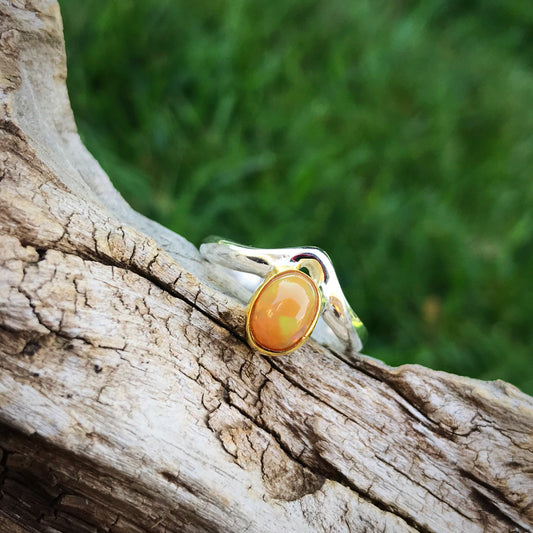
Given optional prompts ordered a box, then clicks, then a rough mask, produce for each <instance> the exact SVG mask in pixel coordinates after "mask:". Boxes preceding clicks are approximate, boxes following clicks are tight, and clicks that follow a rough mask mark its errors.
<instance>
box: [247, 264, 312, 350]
mask: <svg viewBox="0 0 533 533" xmlns="http://www.w3.org/2000/svg"><path fill="white" fill-rule="evenodd" d="M319 309H320V296H319V294H318V289H317V287H316V285H315V282H314V281H313V280H312V279H311V278H310V277H309V276H307V275H306V274H304V273H303V272H300V271H298V270H290V271H285V272H281V273H279V274H276V275H275V276H273V277H272V278H271V279H269V280H268V281H267V283H266V284H265V285H263V287H262V288H261V289H260V292H259V294H258V295H257V297H256V299H255V301H254V303H253V305H252V308H251V310H250V314H249V323H248V328H249V333H250V335H251V336H252V339H253V341H254V342H255V344H257V345H258V346H259V347H260V348H263V349H264V350H267V351H269V352H285V351H288V350H290V349H291V348H293V347H295V346H296V345H297V344H298V343H299V342H300V341H301V340H302V338H303V337H305V335H306V334H307V333H309V329H310V328H311V326H312V325H313V323H314V321H315V318H316V316H317V314H318V312H319Z"/></svg>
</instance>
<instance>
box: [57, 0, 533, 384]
mask: <svg viewBox="0 0 533 533" xmlns="http://www.w3.org/2000/svg"><path fill="white" fill-rule="evenodd" d="M60 4H61V7H62V12H63V17H64V25H65V34H66V43H67V55H68V62H69V78H68V85H69V90H70V96H71V100H72V105H73V108H74V112H75V115H76V118H77V122H78V126H79V128H80V132H81V135H82V137H83V139H84V141H85V143H86V144H87V146H88V147H89V149H90V150H91V151H92V153H93V154H94V155H95V156H96V158H97V159H98V160H99V161H100V163H101V164H102V166H103V167H104V169H105V170H106V171H107V172H108V173H109V175H110V177H111V179H112V180H113V182H114V183H115V185H116V186H117V187H118V189H119V190H120V191H121V192H122V193H123V195H124V196H125V197H126V199H127V200H128V201H129V202H130V203H131V204H132V205H133V207H135V208H136V209H138V210H139V211H142V212H143V213H145V214H147V215H148V216H150V217H152V218H154V219H156V220H158V221H159V222H161V223H162V224H164V225H166V226H168V227H169V228H171V229H173V230H175V231H177V232H179V233H180V234H182V235H184V236H185V237H187V238H188V239H189V240H191V241H193V242H195V243H196V244H198V243H199V242H200V241H201V239H202V238H203V237H204V236H206V235H208V234H212V233H216V234H219V235H223V236H226V237H228V238H231V239H233V240H236V241H240V242H243V243H248V244H252V245H255V246H292V245H302V244H314V245H317V246H320V247H322V248H324V249H326V250H327V251H328V252H329V254H330V256H331V257H332V259H333V261H334V263H335V265H336V268H337V271H338V273H339V276H340V278H341V282H342V283H343V286H344V287H345V292H346V294H347V296H348V299H349V300H350V302H351V303H352V305H353V307H354V308H355V309H356V311H357V312H358V313H359V315H360V316H361V318H362V319H363V321H364V322H365V324H366V325H367V327H368V330H369V333H370V335H369V340H368V343H367V346H366V353H368V354H370V355H373V356H374V357H378V358H381V359H383V360H385V361H386V362H388V363H390V364H393V365H397V364H401V363H406V362H416V363H420V364H423V365H427V366H429V367H432V368H436V369H444V370H447V371H452V372H456V373H459V374H464V375H469V376H474V377H479V378H482V379H496V378H501V379H505V380H508V381H510V382H512V383H514V384H516V385H517V386H519V387H521V388H522V389H523V390H525V391H527V392H529V393H533V372H532V371H531V367H532V365H531V360H532V356H533V353H532V351H533V350H532V346H533V318H532V317H533V283H532V278H533V175H532V169H533V109H532V100H533V68H532V67H533V10H532V9H531V5H530V1H529V0H523V1H522V0H508V1H506V2H501V1H495V0H483V1H478V2H476V1H473V2H468V3H465V2H462V1H459V0H433V1H429V0H428V1H426V2H420V3H418V2H414V1H408V0H403V1H401V2H385V1H382V0H375V1H364V0H354V1H351V2H346V1H344V0H342V1H341V0H328V1H327V2H326V1H323V2H318V1H309V0H283V1H281V0H273V1H270V2H252V1H251V0H250V1H242V0H226V1H221V0H212V1H210V2H191V1H177V0H137V1H133V0H121V1H119V0H114V1H111V2H100V1H96V0H88V1H86V2H83V3H81V2H78V1H74V0H63V1H61V2H60Z"/></svg>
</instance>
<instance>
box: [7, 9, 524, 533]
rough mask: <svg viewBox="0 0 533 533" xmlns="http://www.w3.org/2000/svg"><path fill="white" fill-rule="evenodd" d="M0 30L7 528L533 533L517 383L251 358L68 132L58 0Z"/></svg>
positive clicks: (151, 227)
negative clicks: (504, 532) (531, 532)
mask: <svg viewBox="0 0 533 533" xmlns="http://www.w3.org/2000/svg"><path fill="white" fill-rule="evenodd" d="M0 45H1V46H0V106H1V115H0V117H1V122H0V148H1V150H0V353H1V356H0V366H1V370H0V448H1V450H2V454H1V457H2V459H1V472H0V531H13V532H19V531H54V532H55V531H65V532H71V531H109V532H122V531H123V532H126V531H127V532H132V531H133V532H135V531H154V532H163V531H224V532H229V531H249V532H261V533H263V532H270V531H271V532H279V531H287V532H289V531H294V532H306V531H338V532H341V531H351V532H356V531H439V532H459V531H468V532H476V531H494V532H502V531H517V532H520V531H531V530H532V527H533V526H532V525H533V505H532V502H533V399H532V398H531V397H529V396H526V395H525V394H523V393H521V392H520V391H519V390H518V389H516V388H515V387H513V386H512V385H509V384H507V383H504V382H500V381H497V382H491V383H488V382H481V381H477V380H473V379H468V378H463V377H458V376H454V375H450V374H446V373H443V372H435V371H432V370H428V369H426V368H422V367H419V366H411V365H406V366H403V367H400V368H396V369H393V368H389V367H387V366H385V365H383V364H381V363H379V362H377V361H374V360H372V359H369V358H365V357H363V356H360V357H358V358H357V362H356V363H354V364H353V365H348V364H346V363H344V362H343V361H341V360H340V359H339V358H338V357H337V356H335V354H333V353H332V352H330V351H328V350H326V349H325V348H323V347H321V346H320V345H318V344H317V343H314V342H310V343H309V344H308V345H307V346H306V347H304V348H302V349H300V350H299V351H298V352H297V353H296V354H295V355H293V356H290V357H279V358H276V359H268V358H265V357H262V356H260V355H258V354H256V353H253V352H252V351H251V350H250V349H249V348H248V347H247V345H246V343H245V342H244V340H243V339H244V309H243V304H242V299H243V298H245V297H246V296H245V295H244V294H241V293H239V290H238V288H237V287H235V286H234V285H232V284H231V281H230V280H229V279H226V278H225V277H224V273H223V272H221V271H220V269H216V270H215V269H213V268H212V267H209V268H206V265H205V264H204V263H203V262H202V260H201V259H200V257H199V254H198V252H197V250H196V249H195V248H194V246H192V245H191V244H190V243H188V242H187V241H186V240H184V239H183V238H182V237H180V236H178V235H175V234H174V233H172V232H170V231H168V230H166V229H165V228H162V227H161V226H159V225H157V224H156V223H154V222H152V221H149V220H147V219H146V218H144V217H142V216H141V215H139V214H137V213H135V212H133V211H132V210H131V209H130V208H129V207H128V206H127V205H126V204H125V202H124V201H123V200H122V198H121V197H120V196H119V194H118V193H117V192H116V191H115V190H114V189H113V187H112V186H111V184H110V182H109V180H108V178H107V176H106V175H105V174H104V172H103V171H102V170H101V168H100V167H99V166H98V164H97V163H96V161H95V160H94V159H93V158H92V157H91V156H90V155H89V154H88V152H87V151H86V150H85V148H84V147H83V145H82V144H81V142H80V139H79V137H78V134H77V132H76V127H75V124H74V120H73V117H72V113H71V110H70V106H69V101H68V96H67V92H66V88H65V78H66V64H65V51H64V44H63V38H62V28H61V21H60V15H59V9H58V6H57V4H56V3H55V2H53V1H44V0H43V1H37V0H34V1H30V0H26V1H23V0H19V1H11V2H10V1H7V0H0ZM221 286H223V287H225V292H226V293H229V294H230V296H228V295H226V294H225V293H224V292H223V291H222V290H220V289H219V288H218V287H221ZM503 356H504V354H503Z"/></svg>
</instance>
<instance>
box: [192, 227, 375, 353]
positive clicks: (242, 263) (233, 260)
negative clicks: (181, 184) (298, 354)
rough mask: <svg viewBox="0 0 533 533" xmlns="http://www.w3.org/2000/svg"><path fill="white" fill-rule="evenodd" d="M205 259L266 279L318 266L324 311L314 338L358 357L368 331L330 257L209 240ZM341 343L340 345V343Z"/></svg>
mask: <svg viewBox="0 0 533 533" xmlns="http://www.w3.org/2000/svg"><path fill="white" fill-rule="evenodd" d="M200 253H201V254H202V256H203V257H204V258H205V259H207V260H208V261H210V262H212V263H216V264H219V265H222V266H225V267H227V268H229V269H232V270H237V271H239V272H247V273H249V274H255V275H256V276H260V277H262V278H264V277H265V276H266V275H267V274H268V273H269V272H270V271H271V270H272V269H274V268H280V267H291V266H295V265H296V264H297V263H300V264H301V262H302V260H309V262H310V264H313V263H314V264H316V265H318V267H319V268H320V269H321V272H322V273H323V276H322V279H323V281H321V283H320V284H319V290H320V291H321V292H322V295H323V298H324V307H323V310H322V313H321V318H322V320H323V322H324V324H321V323H320V321H319V323H318V324H317V327H316V328H315V331H314V332H313V337H314V338H315V339H316V340H317V341H318V342H320V343H322V344H324V345H326V346H328V347H329V348H331V349H333V350H334V351H336V352H339V351H340V352H342V353H344V354H346V355H348V354H350V353H353V352H355V353H358V352H360V350H361V348H362V347H363V340H364V339H365V338H366V329H365V327H364V326H363V323H362V322H361V320H360V319H359V318H358V316H357V315H356V314H355V313H354V311H353V310H352V308H351V307H350V304H349V303H348V301H347V300H346V298H345V296H344V294H343V292H342V289H341V287H340V284H339V281H338V279H337V275H336V274H335V270H334V268H333V265H332V263H331V260H330V258H329V256H328V255H327V254H326V253H325V252H324V251H322V250H321V249H319V248H315V247H312V246H304V247H301V248H272V249H262V248H252V247H249V246H243V245H240V244H237V243H234V242H231V241H228V240H225V239H221V238H218V237H210V238H209V239H207V240H206V241H205V242H204V243H203V244H202V245H201V246H200ZM339 341H340V342H339Z"/></svg>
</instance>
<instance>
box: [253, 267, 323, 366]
mask: <svg viewBox="0 0 533 533" xmlns="http://www.w3.org/2000/svg"><path fill="white" fill-rule="evenodd" d="M301 263H302V262H301ZM301 263H299V264H298V265H296V268H291V267H285V268H273V269H272V270H271V271H270V272H269V273H268V274H267V275H266V276H265V279H264V280H263V282H262V283H261V285H259V287H257V289H256V290H255V292H254V293H253V295H252V297H251V298H250V301H249V302H248V305H247V306H246V338H247V340H248V344H249V345H250V346H251V347H252V348H253V349H254V350H257V351H258V352H260V353H262V354H263V355H268V356H271V357H275V356H278V355H287V354H289V353H291V352H294V351H295V350H297V349H298V348H300V346H302V345H303V344H304V343H305V341H306V340H307V339H308V338H309V337H310V336H311V334H312V333H313V330H314V329H315V326H316V323H317V322H318V319H319V317H320V313H321V312H322V309H323V307H324V295H323V294H322V291H321V290H320V284H319V283H317V280H316V279H314V276H313V275H312V274H314V273H315V272H318V271H316V270H314V269H311V268H308V266H302V264H301ZM302 268H306V269H307V270H308V272H309V274H307V273H306V272H304V271H302ZM287 272H297V273H298V274H300V275H302V276H307V277H308V278H309V279H310V280H311V282H312V286H313V288H314V290H315V292H316V296H317V299H318V305H317V308H316V311H315V314H314V316H313V319H312V321H311V323H310V324H309V326H308V328H307V330H306V331H305V333H304V335H303V336H302V337H301V338H300V340H299V341H298V342H296V343H295V344H294V345H292V346H291V347H290V348H289V349H287V350H283V351H271V350H268V349H267V348H265V347H264V346H261V345H259V344H258V343H257V342H256V340H255V339H254V336H253V333H252V331H251V328H250V315H251V312H252V309H253V308H254V305H255V302H256V301H257V299H258V298H259V296H260V295H261V293H262V292H263V290H264V289H265V288H266V287H267V285H269V284H270V283H272V282H273V281H274V280H275V279H277V278H278V277H280V276H282V275H284V274H286V273H287Z"/></svg>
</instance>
